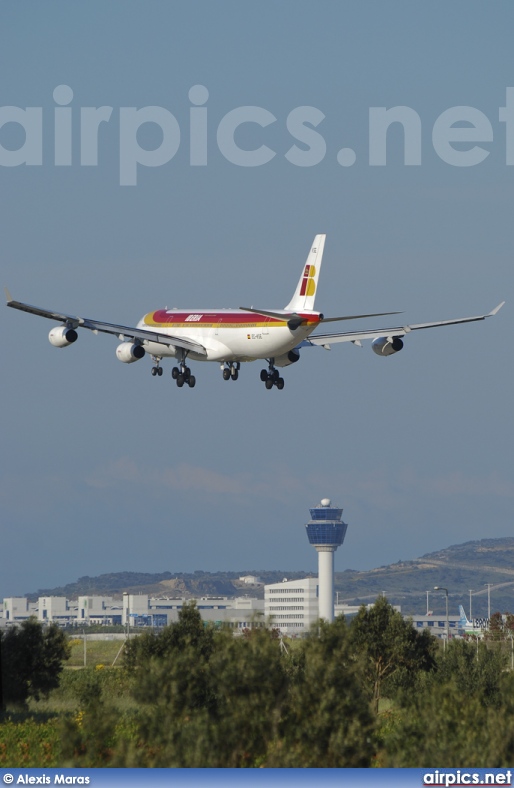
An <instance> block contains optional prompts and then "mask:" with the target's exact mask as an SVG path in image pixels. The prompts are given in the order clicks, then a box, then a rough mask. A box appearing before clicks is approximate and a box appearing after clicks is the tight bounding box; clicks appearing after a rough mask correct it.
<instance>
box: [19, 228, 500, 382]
mask: <svg viewBox="0 0 514 788" xmlns="http://www.w3.org/2000/svg"><path fill="white" fill-rule="evenodd" d="M325 239H326V235H325V234H319V235H316V236H315V238H314V242H313V244H312V246H311V248H310V251H309V254H308V257H307V261H306V263H305V265H304V266H303V268H302V273H301V275H300V279H299V281H298V284H297V286H296V290H295V292H294V295H293V297H292V299H291V300H290V302H289V303H288V304H287V306H285V307H284V308H283V309H275V310H270V309H255V308H254V307H253V306H252V307H239V309H177V308H173V309H168V308H165V309H157V310H156V311H153V312H148V313H147V314H146V315H145V316H144V317H143V318H141V320H140V321H139V322H138V324H137V326H135V327H130V326H121V325H116V324H114V323H105V322H102V321H99V320H91V319H89V318H84V317H77V316H74V315H68V314H66V313H63V312H54V311H52V310H49V309H42V308H41V307H37V306H31V305H30V304H25V303H22V302H20V301H14V300H13V299H12V297H11V295H10V293H9V291H8V290H7V289H6V296H7V306H9V307H12V308H13V309H19V310H21V311H23V312H29V313H30V314H33V315H39V316H40V317H46V318H50V319H52V320H56V321H58V322H59V323H60V325H58V326H56V327H54V328H52V329H51V331H50V333H49V335H48V338H49V341H50V343H51V344H52V345H53V346H54V347H58V348H65V347H69V346H70V345H72V344H73V343H74V342H76V340H77V338H78V333H77V329H79V328H87V329H90V330H91V331H93V332H94V333H95V334H98V333H99V332H100V333H106V334H113V335H115V336H117V337H118V339H120V340H121V344H120V345H118V346H117V348H116V356H117V358H118V359H119V360H120V361H122V362H123V363H125V364H132V363H133V362H135V361H138V360H139V359H141V358H143V357H144V356H145V355H146V354H148V355H149V356H150V357H151V358H152V360H153V363H154V366H153V367H152V370H151V372H152V375H154V376H161V375H162V373H163V369H162V366H161V361H162V360H163V359H164V358H174V359H176V360H177V361H178V365H177V366H174V367H173V368H172V370H171V375H172V378H173V379H174V380H175V381H176V384H177V386H178V387H179V388H181V387H182V386H184V384H186V383H187V385H188V386H189V387H190V388H193V387H194V386H195V384H196V377H195V376H194V375H193V374H192V373H191V369H190V368H189V366H187V362H188V361H214V362H217V363H219V364H220V367H221V370H222V373H223V379H224V380H230V379H232V380H237V378H238V376H239V371H240V369H241V363H243V362H250V361H258V360H261V361H264V360H265V361H266V362H267V364H268V367H267V369H262V370H261V373H260V379H261V381H262V382H263V383H264V385H265V387H266V389H272V388H273V387H274V386H275V387H276V388H277V389H278V390H281V389H283V388H284V378H283V377H281V375H280V373H279V371H278V369H277V367H278V368H283V367H287V366H289V365H290V364H294V363H296V362H297V361H298V360H299V358H300V352H301V350H302V349H303V348H307V347H316V346H317V347H323V348H325V349H327V350H330V345H331V344H333V343H337V342H353V344H354V345H357V346H362V344H361V340H366V339H371V340H372V341H371V348H372V350H373V351H374V353H376V354H377V355H378V356H391V355H393V354H394V353H398V352H399V351H400V350H401V349H402V348H403V344H404V340H403V337H405V336H406V335H407V334H410V332H411V331H417V330H418V329H423V328H434V327H435V326H446V325H454V324H456V323H471V322H474V321H477V320H485V318H486V317H492V316H493V315H496V313H497V312H498V311H499V310H500V309H501V307H502V306H503V304H504V303H505V302H504V301H503V302H502V303H501V304H498V306H497V307H496V308H495V309H493V310H492V311H491V312H489V313H488V314H484V315H478V316H475V317H462V318H457V319H453V320H442V321H439V322H435V323H418V324H414V325H401V326H394V327H389V328H378V329H366V330H364V331H346V332H342V333H335V334H314V335H313V332H314V331H315V330H316V329H318V328H320V327H321V326H322V325H323V324H325V323H332V322H339V321H344V320H358V319H362V318H369V317H378V316H384V315H395V314H400V313H399V312H374V313H371V314H359V315H344V316H341V317H325V316H324V315H323V313H322V312H317V311H315V310H314V301H315V297H316V290H317V287H318V279H319V273H320V268H321V262H322V258H323V251H324V247H325Z"/></svg>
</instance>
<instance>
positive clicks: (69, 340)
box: [48, 326, 78, 347]
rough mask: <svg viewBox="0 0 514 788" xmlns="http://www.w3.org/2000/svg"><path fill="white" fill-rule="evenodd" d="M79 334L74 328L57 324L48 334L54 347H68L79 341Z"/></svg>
mask: <svg viewBox="0 0 514 788" xmlns="http://www.w3.org/2000/svg"><path fill="white" fill-rule="evenodd" d="M77 338H78V334H77V332H76V331H75V329H74V328H66V326H56V328H52V330H51V331H50V333H49V334H48V339H49V340H50V344H51V345H53V346H54V347H68V345H72V344H73V343H74V342H76V341H77Z"/></svg>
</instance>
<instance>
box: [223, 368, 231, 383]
mask: <svg viewBox="0 0 514 788" xmlns="http://www.w3.org/2000/svg"><path fill="white" fill-rule="evenodd" d="M223 380H230V370H229V368H228V367H225V369H224V370H223Z"/></svg>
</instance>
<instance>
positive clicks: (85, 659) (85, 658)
mask: <svg viewBox="0 0 514 788" xmlns="http://www.w3.org/2000/svg"><path fill="white" fill-rule="evenodd" d="M82 632H83V633H84V667H87V653H86V630H85V629H83V630H82Z"/></svg>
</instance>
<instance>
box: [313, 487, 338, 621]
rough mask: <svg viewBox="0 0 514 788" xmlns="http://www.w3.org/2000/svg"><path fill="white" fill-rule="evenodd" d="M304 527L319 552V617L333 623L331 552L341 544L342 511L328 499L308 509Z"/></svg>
mask: <svg viewBox="0 0 514 788" xmlns="http://www.w3.org/2000/svg"><path fill="white" fill-rule="evenodd" d="M310 512H311V520H310V522H308V523H307V525H306V526H305V528H306V530H307V537H308V539H309V542H310V543H311V545H312V546H313V547H315V548H316V550H317V553H318V581H319V617H320V618H324V619H325V621H328V622H331V621H333V620H334V553H335V551H336V550H337V548H338V547H339V546H340V545H342V544H343V542H344V537H345V536H346V529H347V528H348V525H347V524H346V523H343V521H342V519H341V518H342V516H343V510H342V509H335V508H334V507H333V506H332V502H331V501H330V498H323V500H322V501H321V503H320V504H319V506H316V507H315V508H314V509H311V510H310Z"/></svg>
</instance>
